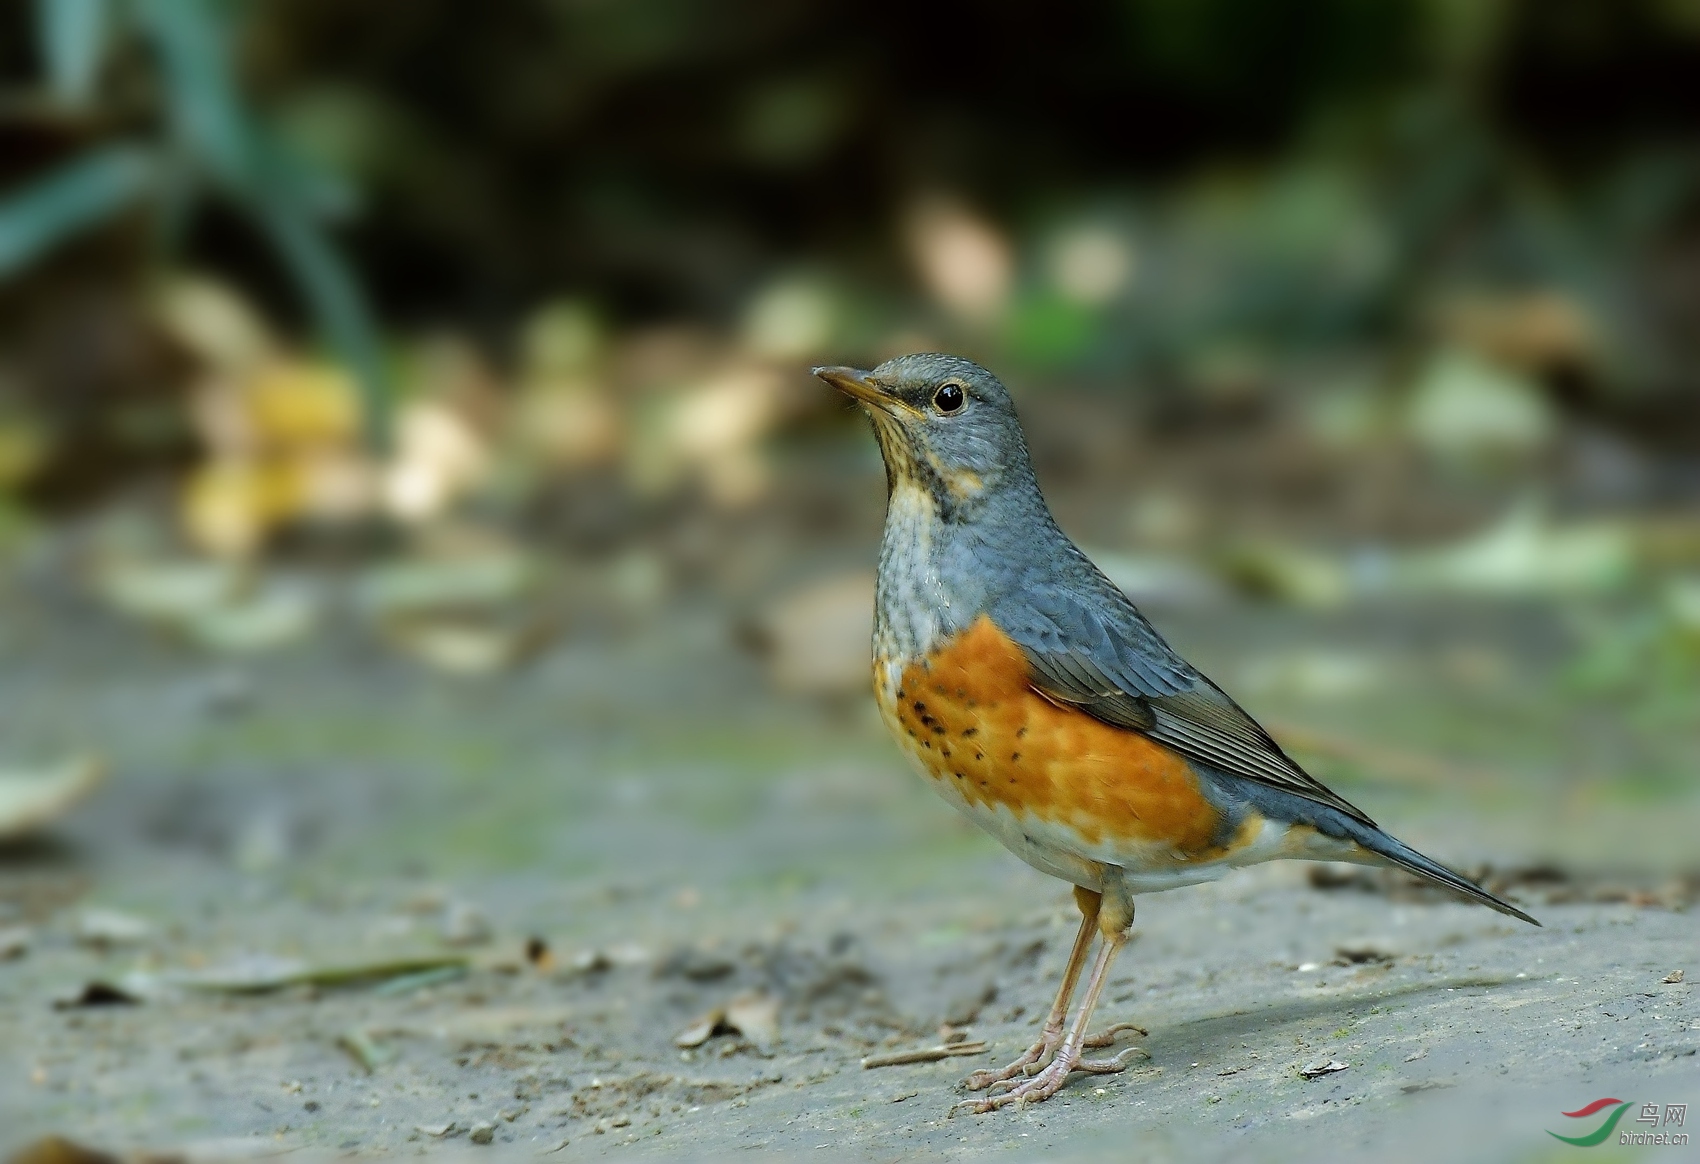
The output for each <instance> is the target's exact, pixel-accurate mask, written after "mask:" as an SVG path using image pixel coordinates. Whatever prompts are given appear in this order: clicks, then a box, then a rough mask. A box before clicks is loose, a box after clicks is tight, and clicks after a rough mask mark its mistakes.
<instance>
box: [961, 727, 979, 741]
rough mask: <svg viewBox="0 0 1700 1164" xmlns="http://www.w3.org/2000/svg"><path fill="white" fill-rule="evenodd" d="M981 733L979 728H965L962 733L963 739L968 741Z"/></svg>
mask: <svg viewBox="0 0 1700 1164" xmlns="http://www.w3.org/2000/svg"><path fill="white" fill-rule="evenodd" d="M979 732H980V729H979V728H965V729H963V732H962V738H963V739H967V738H968V737H969V736H973V735H978V734H979Z"/></svg>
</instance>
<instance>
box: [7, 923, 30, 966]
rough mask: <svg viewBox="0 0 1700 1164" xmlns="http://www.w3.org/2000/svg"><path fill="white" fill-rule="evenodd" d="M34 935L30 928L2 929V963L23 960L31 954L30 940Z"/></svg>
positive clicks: (12, 927)
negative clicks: (15, 959) (14, 959)
mask: <svg viewBox="0 0 1700 1164" xmlns="http://www.w3.org/2000/svg"><path fill="white" fill-rule="evenodd" d="M32 937H34V935H33V934H32V933H31V932H30V929H29V927H28V926H9V927H7V928H6V929H0V962H9V961H11V960H12V959H13V958H22V957H23V956H24V955H25V954H27V953H29V949H30V939H31V938H32Z"/></svg>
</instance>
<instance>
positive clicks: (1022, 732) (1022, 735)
mask: <svg viewBox="0 0 1700 1164" xmlns="http://www.w3.org/2000/svg"><path fill="white" fill-rule="evenodd" d="M1015 738H1016V739H1018V740H1023V739H1026V738H1027V729H1026V728H1024V727H1020V728H1016V729H1015Z"/></svg>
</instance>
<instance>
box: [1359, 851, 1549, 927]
mask: <svg viewBox="0 0 1700 1164" xmlns="http://www.w3.org/2000/svg"><path fill="white" fill-rule="evenodd" d="M1363 834H1367V835H1363ZM1355 839H1356V840H1357V842H1358V843H1359V844H1360V845H1362V846H1363V847H1364V848H1366V849H1370V850H1372V851H1374V852H1375V853H1376V854H1377V855H1378V856H1380V857H1382V858H1384V859H1385V860H1387V861H1388V862H1390V863H1392V864H1394V865H1397V866H1399V868H1401V869H1406V870H1409V871H1410V872H1412V873H1415V874H1416V875H1417V876H1419V877H1424V878H1427V879H1428V880H1430V881H1433V882H1434V883H1435V884H1437V885H1442V886H1444V887H1446V888H1447V889H1450V890H1451V891H1452V892H1454V893H1456V894H1458V895H1459V896H1460V897H1464V898H1468V899H1469V900H1470V901H1474V902H1477V903H1479V904H1481V905H1485V906H1487V907H1488V908H1489V909H1497V910H1498V911H1499V912H1500V913H1503V914H1506V915H1508V916H1510V917H1514V918H1516V919H1517V920H1518V921H1526V922H1528V923H1529V924H1530V925H1532V926H1538V925H1540V924H1541V923H1540V922H1538V921H1536V920H1535V919H1534V918H1532V917H1530V916H1529V915H1528V914H1526V913H1524V912H1523V911H1522V910H1520V909H1518V908H1517V907H1516V906H1514V905H1512V904H1511V903H1510V902H1508V901H1502V900H1500V899H1499V898H1498V897H1495V896H1494V895H1493V894H1491V893H1489V892H1488V891H1487V890H1485V889H1483V888H1482V887H1481V886H1480V885H1477V884H1476V883H1475V882H1474V881H1471V880H1470V879H1469V878H1468V877H1465V876H1464V875H1463V874H1462V873H1458V872H1455V871H1454V870H1451V869H1448V868H1447V867H1446V866H1445V865H1442V864H1441V863H1440V862H1439V861H1435V860H1432V859H1430V858H1428V857H1425V856H1423V855H1422V854H1421V853H1419V852H1417V851H1416V850H1415V849H1413V848H1411V846H1409V845H1407V844H1406V843H1405V842H1404V841H1401V840H1399V839H1398V838H1396V837H1391V836H1389V835H1387V834H1386V833H1384V832H1382V831H1381V830H1380V829H1373V830H1371V829H1364V830H1362V833H1361V834H1360V835H1358V836H1357V837H1356V838H1355Z"/></svg>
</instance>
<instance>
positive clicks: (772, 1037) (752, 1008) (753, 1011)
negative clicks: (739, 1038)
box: [726, 991, 779, 1051]
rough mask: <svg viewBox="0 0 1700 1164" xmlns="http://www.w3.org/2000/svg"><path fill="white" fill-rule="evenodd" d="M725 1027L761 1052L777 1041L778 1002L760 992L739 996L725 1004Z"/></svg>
mask: <svg viewBox="0 0 1700 1164" xmlns="http://www.w3.org/2000/svg"><path fill="white" fill-rule="evenodd" d="M726 1026H727V1027H728V1028H730V1029H731V1031H732V1032H733V1033H734V1034H740V1035H743V1036H744V1037H745V1038H746V1039H748V1040H750V1042H752V1043H754V1044H755V1045H756V1046H757V1047H759V1048H760V1049H761V1050H763V1051H767V1050H770V1049H771V1048H772V1047H773V1045H774V1044H775V1043H777V1042H778V1041H779V1000H778V999H777V998H774V997H773V996H772V995H769V994H764V993H762V992H760V991H752V992H750V993H748V994H740V995H739V996H738V997H737V998H734V999H733V1000H732V1001H731V1002H728V1003H727V1004H726Z"/></svg>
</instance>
